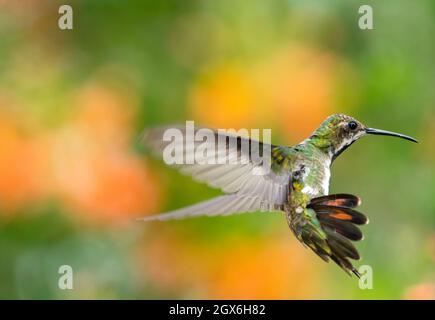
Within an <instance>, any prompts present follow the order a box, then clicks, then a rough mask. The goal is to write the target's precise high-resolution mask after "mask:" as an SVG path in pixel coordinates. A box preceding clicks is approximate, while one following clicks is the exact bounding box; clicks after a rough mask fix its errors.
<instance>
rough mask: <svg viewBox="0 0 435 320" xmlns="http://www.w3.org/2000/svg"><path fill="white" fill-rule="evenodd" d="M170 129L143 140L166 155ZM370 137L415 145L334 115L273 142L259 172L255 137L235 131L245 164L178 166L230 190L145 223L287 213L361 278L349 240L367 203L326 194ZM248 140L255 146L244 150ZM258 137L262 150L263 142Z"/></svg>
mask: <svg viewBox="0 0 435 320" xmlns="http://www.w3.org/2000/svg"><path fill="white" fill-rule="evenodd" d="M165 129H167V128H154V129H149V130H146V131H145V134H144V136H143V142H144V143H145V144H146V145H148V146H150V147H151V148H152V149H154V151H156V152H160V154H161V152H162V151H163V150H164V148H165V147H166V146H167V145H168V144H169V142H166V141H164V140H163V134H164V131H165ZM213 133H214V135H215V137H216V138H219V137H221V138H222V133H219V132H218V131H213ZM183 134H184V135H185V134H186V131H184V132H183ZM366 135H385V136H393V137H399V138H403V139H406V140H409V141H413V142H417V140H415V139H414V138H411V137H409V136H406V135H403V134H400V133H395V132H390V131H385V130H379V129H373V128H368V127H366V126H365V125H364V124H362V123H361V122H359V121H358V120H356V119H354V118H352V117H350V116H347V115H344V114H337V115H331V116H329V117H328V118H326V120H325V121H324V122H323V123H322V124H321V125H320V127H319V128H317V129H316V130H315V131H314V132H313V133H312V134H311V136H310V137H308V138H307V139H305V140H304V141H302V142H301V143H299V144H297V145H295V146H293V147H286V146H275V145H268V146H267V147H269V148H270V151H271V152H270V154H271V157H270V161H269V164H270V169H271V170H269V172H267V173H266V174H263V175H259V174H258V173H254V171H255V170H258V169H259V166H260V163H259V161H258V159H253V158H252V156H251V153H250V151H252V148H253V146H254V143H253V142H254V141H253V140H251V139H249V138H245V137H241V136H237V135H225V137H224V139H225V148H226V150H225V151H226V154H225V155H226V157H228V158H232V157H233V158H234V157H237V158H239V159H242V158H243V159H245V160H247V161H245V162H244V163H243V164H236V165H235V164H184V165H178V167H179V168H180V170H181V171H182V172H183V173H185V174H189V175H191V176H192V177H193V178H195V179H196V180H198V181H202V182H206V183H207V184H208V185H210V186H212V187H215V188H219V189H221V190H222V191H223V192H224V193H226V194H225V195H223V196H218V197H216V198H213V199H211V200H207V201H204V202H201V203H198V204H195V205H192V206H189V207H185V208H181V209H179V210H175V211H171V212H167V213H163V214H159V215H153V216H147V217H145V218H141V219H140V220H144V221H152V220H171V219H182V218H187V217H196V216H204V215H207V216H217V215H229V214H233V213H243V212H256V211H268V212H269V211H270V212H273V211H275V212H276V211H281V212H284V214H285V217H286V220H287V223H288V225H289V227H290V229H291V230H292V232H293V233H294V235H295V236H296V238H297V239H298V240H299V241H300V242H301V243H302V244H304V246H306V247H308V248H310V249H311V250H312V251H314V252H315V253H316V254H317V255H318V256H319V257H320V258H322V259H323V260H324V261H326V262H328V261H329V259H331V260H333V261H334V262H335V263H336V264H337V265H338V266H340V267H341V268H342V269H343V270H344V271H345V272H346V273H348V274H349V275H351V274H352V273H354V274H355V275H356V276H357V277H359V276H360V275H359V273H358V271H357V270H356V268H355V267H354V266H353V265H352V263H351V262H350V261H349V259H352V260H359V259H360V255H359V253H358V251H357V250H356V248H355V247H354V245H353V244H352V242H351V241H359V240H362V239H363V234H362V232H361V230H360V229H359V228H358V227H357V225H364V224H367V223H368V219H367V217H366V216H365V215H364V214H362V213H360V212H358V211H356V210H355V208H356V207H357V206H359V205H360V203H361V200H360V198H359V197H357V196H354V195H352V194H344V193H340V194H332V195H328V191H329V180H330V176H331V169H330V168H331V164H332V163H333V161H334V160H335V159H336V158H337V157H338V156H339V155H340V154H341V153H342V152H343V151H345V150H346V149H347V148H348V147H349V146H350V145H351V144H352V143H354V142H355V141H356V140H358V139H360V138H362V137H363V136H366ZM242 142H245V143H248V144H249V146H252V148H248V149H246V148H245V149H243V148H242V147H241V145H242ZM255 142H256V144H257V145H258V144H260V147H264V145H263V144H262V143H261V142H258V141H255ZM198 145H199V143H198V142H195V145H194V147H193V148H187V149H186V150H185V151H184V152H185V154H188V153H194V152H195V151H196V149H197V147H198Z"/></svg>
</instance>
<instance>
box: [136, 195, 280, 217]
mask: <svg viewBox="0 0 435 320" xmlns="http://www.w3.org/2000/svg"><path fill="white" fill-rule="evenodd" d="M275 208H276V209H275V210H276V211H278V210H281V205H276V207H275ZM273 210H274V208H273V207H272V205H270V204H268V203H265V202H264V201H261V200H260V198H259V197H252V196H238V195H236V194H229V195H223V196H220V197H216V198H213V199H210V200H206V201H203V202H200V203H197V204H194V205H192V206H188V207H184V208H181V209H178V210H174V211H170V212H166V213H161V214H157V215H151V216H147V217H144V218H139V219H138V220H142V221H166V220H177V219H184V218H192V217H199V216H210V217H211V216H218V215H221V216H225V215H230V214H234V213H245V212H254V211H273Z"/></svg>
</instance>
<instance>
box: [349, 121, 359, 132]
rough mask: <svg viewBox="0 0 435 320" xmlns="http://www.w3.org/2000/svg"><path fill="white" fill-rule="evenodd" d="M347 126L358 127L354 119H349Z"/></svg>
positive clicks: (353, 128) (350, 127)
mask: <svg viewBox="0 0 435 320" xmlns="http://www.w3.org/2000/svg"><path fill="white" fill-rule="evenodd" d="M347 126H348V127H349V129H350V130H355V129H356V128H358V123H356V122H355V121H350V122H349V123H348V124H347Z"/></svg>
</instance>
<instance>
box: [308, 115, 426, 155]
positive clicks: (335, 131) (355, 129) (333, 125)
mask: <svg viewBox="0 0 435 320" xmlns="http://www.w3.org/2000/svg"><path fill="white" fill-rule="evenodd" d="M368 134H373V135H384V136H392V137H399V138H402V139H406V140H409V141H413V142H418V141H417V140H415V139H414V138H411V137H409V136H406V135H403V134H400V133H395V132H391V131H385V130H380V129H373V128H369V127H367V126H365V125H364V124H362V123H361V122H359V121H358V120H356V119H354V118H352V117H351V116H348V115H345V114H334V115H332V116H329V117H328V118H326V120H325V121H323V123H322V124H321V125H320V127H319V128H318V129H317V130H316V131H314V133H313V134H312V135H311V137H310V138H309V140H310V141H311V142H312V143H313V144H314V145H315V146H317V147H318V148H320V149H322V150H325V151H327V152H328V153H329V154H330V155H331V156H332V158H333V159H335V158H336V157H337V156H338V155H340V154H341V153H342V152H343V151H344V150H346V149H347V148H348V147H349V146H350V145H351V144H352V143H354V142H355V141H356V140H358V139H359V138H361V137H363V136H365V135H368Z"/></svg>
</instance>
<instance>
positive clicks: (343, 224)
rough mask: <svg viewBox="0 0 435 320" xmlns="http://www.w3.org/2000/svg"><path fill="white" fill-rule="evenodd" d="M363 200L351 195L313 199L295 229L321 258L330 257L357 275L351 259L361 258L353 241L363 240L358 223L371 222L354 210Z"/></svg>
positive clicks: (326, 259)
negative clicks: (300, 222)
mask: <svg viewBox="0 0 435 320" xmlns="http://www.w3.org/2000/svg"><path fill="white" fill-rule="evenodd" d="M360 202H361V201H360V199H359V198H358V197H356V196H353V195H349V194H335V195H329V196H323V197H318V198H313V199H312V200H311V201H310V203H309V205H308V206H307V209H306V212H305V215H304V217H305V218H304V219H303V220H304V221H303V222H302V226H301V225H300V226H299V228H296V230H297V231H296V235H297V236H298V238H299V239H300V240H302V242H303V243H305V244H306V245H307V246H308V247H310V248H311V249H312V250H313V251H314V252H315V253H316V254H317V255H318V256H320V258H322V259H323V260H325V261H329V258H331V259H332V260H333V261H334V262H335V263H336V264H337V265H338V266H340V267H341V268H342V269H343V270H344V271H346V272H347V273H348V274H350V272H353V273H354V274H355V275H356V276H357V277H359V276H360V275H359V273H358V271H357V270H356V269H355V267H354V266H353V265H352V263H351V262H350V261H349V259H353V260H359V259H360V255H359V253H358V251H357V250H356V248H355V247H354V246H353V244H352V243H351V241H350V240H352V241H359V240H362V239H363V234H362V232H361V230H360V229H359V228H358V227H357V226H356V225H363V224H366V223H368V219H367V217H366V216H365V215H363V214H362V213H360V212H358V211H356V210H354V209H353V208H355V207H356V206H358V205H359V204H360ZM293 226H294V225H293ZM294 230H295V229H294Z"/></svg>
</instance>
